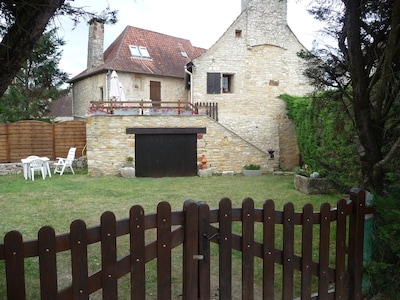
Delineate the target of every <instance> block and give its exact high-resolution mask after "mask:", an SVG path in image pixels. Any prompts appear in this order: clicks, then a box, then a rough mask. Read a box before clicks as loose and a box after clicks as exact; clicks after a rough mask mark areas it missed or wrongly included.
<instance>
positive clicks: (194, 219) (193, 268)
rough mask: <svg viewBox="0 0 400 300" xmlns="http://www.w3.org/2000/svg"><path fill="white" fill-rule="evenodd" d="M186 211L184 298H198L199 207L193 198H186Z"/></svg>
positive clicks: (184, 209)
mask: <svg viewBox="0 0 400 300" xmlns="http://www.w3.org/2000/svg"><path fill="white" fill-rule="evenodd" d="M183 211H184V218H185V220H184V224H185V225H184V226H185V227H184V229H185V232H184V235H185V236H184V239H183V280H182V284H183V287H182V290H183V297H182V298H183V299H198V259H201V257H200V254H199V253H198V245H199V238H198V233H199V230H198V207H197V204H196V202H194V201H193V200H186V201H185V204H184V205H183Z"/></svg>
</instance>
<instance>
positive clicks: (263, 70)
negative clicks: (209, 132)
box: [192, 0, 311, 169]
mask: <svg viewBox="0 0 400 300" xmlns="http://www.w3.org/2000/svg"><path fill="white" fill-rule="evenodd" d="M242 6H243V11H242V13H241V14H240V16H239V17H238V18H237V19H236V21H235V22H234V23H233V24H232V25H231V27H230V28H229V29H228V30H227V31H226V32H225V34H224V35H223V36H222V37H221V38H220V39H219V40H218V41H217V42H216V43H215V44H214V45H213V46H212V47H211V48H210V49H209V50H208V51H207V52H206V53H205V54H203V55H202V56H200V57H199V58H197V59H194V60H193V63H194V65H195V68H193V74H192V88H193V99H194V101H195V102H216V103H218V106H219V110H218V114H219V122H220V123H221V124H222V125H224V126H226V127H227V128H229V129H230V130H232V131H234V132H235V133H237V134H238V135H240V136H241V137H242V138H243V139H245V140H246V141H248V142H249V143H251V144H253V145H255V146H257V147H258V148H260V149H261V150H263V151H267V149H269V148H272V149H274V150H275V155H276V157H277V158H278V159H279V161H280V167H281V168H282V169H292V168H293V167H295V166H298V161H299V159H298V148H297V140H296V135H295V131H294V125H293V123H292V122H291V121H290V120H289V119H288V116H287V111H286V108H285V103H284V101H282V100H281V99H278V96H279V95H281V94H284V93H288V94H291V95H304V94H306V93H307V92H310V91H311V88H310V86H308V85H307V84H306V80H305V78H304V77H303V75H302V70H303V62H302V61H301V59H299V58H298V57H297V52H299V51H300V50H305V48H304V47H303V46H302V45H301V43H300V42H299V41H298V40H297V38H296V37H295V35H294V34H293V33H292V31H291V30H290V28H289V27H288V25H287V21H286V12H287V2H286V1H282V0H270V1H265V0H252V1H242ZM208 73H220V74H221V76H223V75H226V76H228V77H229V81H230V88H229V92H227V93H225V92H223V89H222V85H221V92H220V93H215V94H211V93H207V76H208Z"/></svg>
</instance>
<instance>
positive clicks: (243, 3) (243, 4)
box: [242, 0, 250, 11]
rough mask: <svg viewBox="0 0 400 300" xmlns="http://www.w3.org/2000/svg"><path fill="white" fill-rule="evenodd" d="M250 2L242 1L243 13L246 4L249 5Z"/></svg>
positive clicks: (247, 0)
mask: <svg viewBox="0 0 400 300" xmlns="http://www.w3.org/2000/svg"><path fill="white" fill-rule="evenodd" d="M249 1H250V0H242V11H244V10H245V9H246V8H247V4H248V3H249Z"/></svg>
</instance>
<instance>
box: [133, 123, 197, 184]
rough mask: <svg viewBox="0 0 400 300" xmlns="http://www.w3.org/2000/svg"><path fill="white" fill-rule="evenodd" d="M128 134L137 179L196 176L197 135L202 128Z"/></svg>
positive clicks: (144, 129) (134, 130)
mask: <svg viewBox="0 0 400 300" xmlns="http://www.w3.org/2000/svg"><path fill="white" fill-rule="evenodd" d="M127 133H128V129H127ZM130 133H134V134H135V168H136V176H137V177H181V176H197V134H198V133H205V128H136V129H135V128H131V131H130Z"/></svg>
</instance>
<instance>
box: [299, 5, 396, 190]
mask: <svg viewBox="0 0 400 300" xmlns="http://www.w3.org/2000/svg"><path fill="white" fill-rule="evenodd" d="M315 3H316V5H315V6H313V8H312V9H311V10H310V11H311V13H312V14H314V16H315V17H316V18H317V19H319V20H322V21H324V22H326V24H327V26H326V28H325V30H324V33H325V34H326V36H328V37H331V38H333V39H334V40H336V42H337V45H336V46H325V47H322V48H321V47H320V48H319V49H318V48H317V47H314V48H313V50H312V51H311V52H310V53H304V52H302V53H301V54H300V55H301V56H302V57H303V58H305V59H306V60H308V68H307V70H306V72H305V75H306V76H307V77H308V78H309V79H310V82H311V83H312V84H313V85H314V86H315V87H318V88H319V89H321V88H322V89H325V90H329V91H330V94H331V95H333V96H332V97H331V101H340V102H341V103H342V108H343V110H342V111H338V112H337V113H338V114H346V115H347V116H348V118H349V120H351V122H352V124H353V126H354V129H355V130H356V132H357V136H358V139H359V141H358V145H357V149H358V154H359V158H360V162H361V171H362V175H363V180H364V188H366V189H369V190H374V191H376V192H378V193H380V192H382V191H383V188H384V180H385V174H388V173H390V172H396V171H397V172H398V171H399V170H400V153H399V152H400V118H399V116H398V113H399V111H400V1H396V0H381V1H375V0H335V1H331V0H330V1H327V0H317V1H315Z"/></svg>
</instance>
